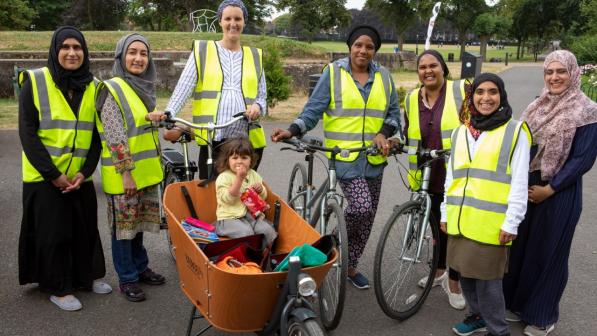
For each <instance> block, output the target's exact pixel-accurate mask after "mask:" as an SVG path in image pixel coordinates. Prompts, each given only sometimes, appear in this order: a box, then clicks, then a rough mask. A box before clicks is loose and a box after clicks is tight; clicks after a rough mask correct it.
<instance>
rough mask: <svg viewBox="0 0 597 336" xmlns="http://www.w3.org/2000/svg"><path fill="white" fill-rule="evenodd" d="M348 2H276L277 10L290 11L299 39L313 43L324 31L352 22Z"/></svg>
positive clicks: (322, 0) (286, 0)
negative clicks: (346, 6) (315, 37)
mask: <svg viewBox="0 0 597 336" xmlns="http://www.w3.org/2000/svg"><path fill="white" fill-rule="evenodd" d="M345 3H346V0H309V1H304V0H276V1H275V6H276V8H277V9H279V10H282V9H288V10H289V12H290V15H291V18H290V24H291V26H293V27H295V28H296V29H297V30H298V33H299V38H301V39H304V40H307V41H308V42H309V43H310V42H311V41H313V38H314V36H315V35H316V34H317V33H319V32H320V31H322V30H332V29H334V28H337V27H344V26H346V25H348V24H349V22H350V13H349V12H348V11H347V10H346V8H344V4H345Z"/></svg>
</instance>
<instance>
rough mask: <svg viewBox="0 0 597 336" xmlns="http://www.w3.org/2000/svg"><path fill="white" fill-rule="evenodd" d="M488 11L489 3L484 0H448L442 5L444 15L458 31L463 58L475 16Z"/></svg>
mask: <svg viewBox="0 0 597 336" xmlns="http://www.w3.org/2000/svg"><path fill="white" fill-rule="evenodd" d="M486 11H487V5H486V4H485V1H484V0H448V1H446V2H445V4H444V5H442V12H443V14H444V15H443V16H444V17H445V18H446V19H447V20H448V21H450V23H452V27H454V29H456V31H458V41H460V56H459V57H460V58H461V59H462V54H463V53H464V50H465V46H466V41H467V38H466V34H467V33H468V32H469V31H470V30H471V28H472V26H473V23H474V22H475V18H476V17H477V16H479V15H480V14H481V13H483V12H486Z"/></svg>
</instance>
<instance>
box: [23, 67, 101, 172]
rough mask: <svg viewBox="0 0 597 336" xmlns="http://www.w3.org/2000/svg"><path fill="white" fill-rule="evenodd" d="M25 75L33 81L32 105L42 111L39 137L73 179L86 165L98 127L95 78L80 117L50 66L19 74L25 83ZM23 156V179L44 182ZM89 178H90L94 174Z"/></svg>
mask: <svg viewBox="0 0 597 336" xmlns="http://www.w3.org/2000/svg"><path fill="white" fill-rule="evenodd" d="M25 74H26V75H27V76H28V77H29V80H30V81H31V90H32V94H33V104H34V105H35V107H36V108H37V110H38V112H39V129H38V130H37V136H38V137H39V139H40V140H41V142H42V143H43V144H44V147H45V148H46V150H47V152H48V154H49V155H50V158H51V159H52V163H54V165H55V166H56V168H57V169H58V170H59V171H60V172H61V173H63V174H65V175H66V176H67V177H69V178H73V177H74V176H75V175H76V173H77V172H79V171H80V170H81V168H82V167H83V165H84V164H85V160H86V158H87V154H88V153H89V147H90V146H91V139H92V135H93V128H94V127H95V100H94V97H95V81H93V82H91V83H89V84H88V85H87V88H86V89H85V92H84V93H83V98H82V100H81V104H80V106H79V112H78V116H75V114H74V113H73V111H72V109H71V108H70V105H69V104H68V102H67V101H66V99H65V98H64V95H63V94H62V92H61V91H60V89H58V87H57V86H56V84H55V83H54V81H53V79H52V75H51V74H50V71H49V69H48V68H47V67H44V68H41V69H36V70H28V71H26V72H22V73H21V74H20V76H19V83H20V84H22V83H23V82H24V80H25V77H24V76H25ZM21 157H22V173H23V182H41V181H44V178H43V177H42V175H41V174H40V173H39V172H38V171H37V169H35V167H33V165H32V164H31V162H30V161H29V160H28V159H27V156H26V155H25V152H23V153H22V155H21ZM87 180H88V181H89V180H91V176H89V177H88V178H87Z"/></svg>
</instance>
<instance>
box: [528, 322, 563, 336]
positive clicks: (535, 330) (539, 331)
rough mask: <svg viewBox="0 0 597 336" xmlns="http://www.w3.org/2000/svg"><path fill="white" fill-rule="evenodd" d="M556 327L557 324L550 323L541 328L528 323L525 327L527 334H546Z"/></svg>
mask: <svg viewBox="0 0 597 336" xmlns="http://www.w3.org/2000/svg"><path fill="white" fill-rule="evenodd" d="M555 328H556V325H555V324H552V325H548V326H547V327H545V328H539V327H537V326H534V325H528V326H526V327H525V328H524V334H525V335H527V336H545V335H547V334H549V333H550V332H552V331H553V330H554V329H555Z"/></svg>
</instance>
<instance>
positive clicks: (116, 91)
mask: <svg viewBox="0 0 597 336" xmlns="http://www.w3.org/2000/svg"><path fill="white" fill-rule="evenodd" d="M102 86H105V87H106V88H107V89H108V90H109V91H110V94H111V95H112V96H113V97H114V100H116V103H117V104H118V107H119V108H120V112H121V114H122V118H123V120H124V128H125V131H126V134H127V137H128V145H129V150H130V152H131V155H132V160H133V162H134V164H135V168H134V169H133V170H132V171H131V175H132V176H133V179H134V180H135V184H136V185H137V190H140V189H143V188H146V187H148V186H152V185H155V184H158V183H160V182H161V181H162V179H163V176H164V174H163V172H162V166H161V161H160V154H159V153H160V151H159V138H158V132H157V131H155V130H154V129H153V128H152V127H151V121H147V120H145V116H146V115H147V113H148V112H149V111H147V108H146V107H145V104H143V102H142V101H141V99H140V98H139V96H137V94H136V93H135V91H134V90H133V89H132V88H131V87H130V86H129V85H128V84H127V83H126V82H125V81H124V80H123V79H122V78H119V77H115V78H112V79H110V80H106V81H104V82H102V83H101V84H100V88H99V89H98V92H100V90H101V87H102ZM97 120H98V122H97V128H98V131H99V133H100V137H101V139H102V157H101V164H102V170H101V172H102V187H103V189H104V192H106V193H107V194H112V195H117V194H123V193H124V186H123V182H122V175H121V174H120V173H118V172H117V171H116V167H115V166H114V161H113V159H112V155H111V151H110V148H108V145H107V143H106V139H105V135H104V126H103V123H102V121H101V119H100V118H97Z"/></svg>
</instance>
